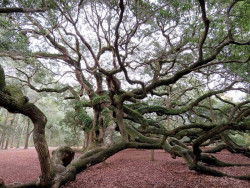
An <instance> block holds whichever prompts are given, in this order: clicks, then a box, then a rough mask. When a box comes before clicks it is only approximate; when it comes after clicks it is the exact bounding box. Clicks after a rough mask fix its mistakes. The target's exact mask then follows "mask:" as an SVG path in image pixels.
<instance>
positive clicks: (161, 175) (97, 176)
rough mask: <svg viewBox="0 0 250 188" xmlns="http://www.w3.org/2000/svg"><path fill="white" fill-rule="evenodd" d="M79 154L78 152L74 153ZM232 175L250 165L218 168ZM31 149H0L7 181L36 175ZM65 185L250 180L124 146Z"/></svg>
mask: <svg viewBox="0 0 250 188" xmlns="http://www.w3.org/2000/svg"><path fill="white" fill-rule="evenodd" d="M77 156H79V154H77ZM216 157H218V158H219V159H222V160H224V161H227V162H234V163H246V164H250V159H248V158H246V157H244V156H241V155H238V154H231V153H229V152H227V151H222V152H220V153H218V154H216ZM219 169H220V170H222V171H223V172H226V173H228V174H231V175H243V174H250V167H249V166H245V167H226V168H219ZM39 173H40V169H39V162H38V158H37V154H36V151H35V150H34V149H28V150H23V149H18V150H17V149H12V150H7V151H6V150H0V177H2V178H3V179H4V180H5V182H6V184H10V183H14V182H28V181H32V180H34V179H36V178H37V177H38V176H39ZM65 187H67V188H73V187H76V188H80V187H84V188H175V187H176V188H182V187H185V188H191V187H192V188H193V187H194V188H201V187H202V188H208V187H209V188H247V187H250V182H249V181H244V180H236V179H233V178H225V177H223V178H219V177H211V176H207V175H202V174H197V173H196V172H193V171H190V170H189V169H188V167H187V165H186V164H185V162H184V160H183V159H181V158H177V159H172V158H171V156H170V155H169V154H167V153H165V152H164V151H162V150H156V151H155V161H151V151H150V150H136V149H127V150H124V151H121V152H119V153H117V154H116V155H114V156H112V157H110V158H109V159H108V160H106V161H105V162H103V163H100V164H98V165H95V166H92V167H90V168H89V169H87V170H85V171H84V172H82V173H81V174H79V175H78V176H77V178H76V181H74V182H71V183H69V184H68V185H67V186H65Z"/></svg>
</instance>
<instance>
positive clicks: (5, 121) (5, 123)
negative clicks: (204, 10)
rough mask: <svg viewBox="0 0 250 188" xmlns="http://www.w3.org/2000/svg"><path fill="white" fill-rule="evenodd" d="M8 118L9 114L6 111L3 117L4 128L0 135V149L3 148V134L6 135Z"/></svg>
mask: <svg viewBox="0 0 250 188" xmlns="http://www.w3.org/2000/svg"><path fill="white" fill-rule="evenodd" d="M8 118H9V112H8V111H6V116H5V120H4V126H5V127H4V128H3V132H2V135H1V149H3V147H4V143H5V134H6V127H7V123H8Z"/></svg>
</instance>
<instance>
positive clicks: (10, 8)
mask: <svg viewBox="0 0 250 188" xmlns="http://www.w3.org/2000/svg"><path fill="white" fill-rule="evenodd" d="M17 2H18V3H17V4H18V5H20V7H21V8H16V7H15V6H16V5H17V4H15V3H11V2H9V1H6V3H5V4H2V8H1V9H0V13H2V14H0V19H1V20H2V21H3V22H2V23H5V25H4V26H5V27H3V26H1V30H0V31H1V35H2V38H3V39H6V36H8V35H7V34H9V33H8V32H9V31H15V32H13V35H11V36H8V37H9V38H8V37H7V39H11V40H2V41H4V43H2V45H1V46H0V48H1V51H0V57H1V61H2V62H3V61H9V62H10V61H11V62H12V63H14V64H15V63H16V64H15V66H16V68H17V71H18V73H19V74H17V75H19V76H15V79H18V80H19V81H20V82H22V83H23V84H24V85H26V86H28V87H30V88H31V89H33V90H35V91H37V92H56V93H62V94H63V95H64V99H65V100H71V101H72V103H71V104H72V105H73V108H74V110H75V112H74V113H75V122H74V123H75V124H76V125H77V126H80V127H81V128H82V129H83V130H84V131H85V133H86V138H87V139H88V140H87V141H86V142H85V146H86V147H87V152H85V153H84V154H83V155H82V156H81V157H80V158H79V159H77V160H75V161H73V162H71V159H72V158H73V156H74V151H73V150H72V149H71V148H69V147H59V148H58V149H57V150H56V151H54V152H53V156H52V158H50V155H49V150H48V146H47V143H46V139H45V125H46V121H47V120H46V117H45V115H44V114H43V112H42V111H41V110H39V108H38V107H37V106H36V105H34V104H32V103H30V102H28V101H27V100H25V99H26V97H25V96H23V94H22V91H21V90H20V89H18V88H16V87H14V86H9V85H8V84H7V82H6V78H5V77H6V76H5V74H4V70H3V68H7V67H8V66H9V63H8V64H5V66H3V65H4V64H2V65H0V106H1V107H4V108H6V109H7V110H8V111H10V112H12V113H21V114H24V115H26V116H28V117H29V118H30V119H31V120H32V122H33V124H34V134H33V139H34V144H35V147H36V150H37V153H38V156H39V161H40V166H41V176H40V177H39V178H38V180H36V181H34V182H31V183H28V184H22V185H15V186H16V187H24V186H28V187H60V186H62V185H64V184H66V183H67V182H69V181H72V180H74V179H75V177H76V174H77V173H79V172H81V171H83V170H84V169H86V168H88V167H89V166H91V165H95V164H97V163H100V162H102V161H104V160H106V159H107V158H108V157H110V156H112V155H114V154H115V153H117V152H119V151H121V150H123V149H125V148H145V149H164V150H165V151H166V152H168V153H170V154H171V155H172V157H173V158H175V157H176V156H178V157H183V158H184V159H185V161H186V163H187V165H188V166H189V168H190V170H195V171H197V172H199V173H205V174H209V175H213V176H229V175H227V174H225V173H222V172H220V171H218V170H214V169H212V168H210V167H208V166H205V165H204V163H206V164H208V165H218V166H228V165H234V164H230V163H224V162H222V161H219V160H218V159H216V158H215V157H213V156H211V155H208V154H206V152H207V153H211V152H216V151H218V150H220V149H222V148H226V149H228V150H229V151H231V152H239V153H242V154H244V155H245V156H247V157H249V156H250V155H249V154H250V153H249V149H248V148H246V147H243V146H240V145H238V144H237V143H235V142H234V140H233V139H232V138H231V137H230V134H231V133H232V132H234V131H238V132H243V133H247V132H248V133H249V129H250V122H249V113H250V108H249V102H250V101H249V100H247V98H246V99H242V100H241V101H240V102H238V103H234V102H232V100H229V99H227V98H226V97H225V96H226V95H225V93H226V92H228V91H237V92H239V91H240V92H244V93H246V94H249V88H247V85H248V84H249V44H250V41H249V37H248V34H249V19H248V15H249V9H250V8H249V7H250V6H249V2H248V1H240V0H230V1H215V0H209V1H204V0H197V1H194V0H187V1H179V0H177V1H162V0H157V1H150V0H145V1H143V0H135V1H127V0H119V1H118V0H114V1H113V0H112V1H101V0H78V1H64V0H61V1H49V0H44V1H27V2H23V1H17ZM34 7H36V8H34ZM7 12H8V13H10V12H18V13H12V14H5V13H7ZM6 15H7V16H6ZM7 31H8V32H7ZM4 37H5V38H4ZM18 63H19V66H18ZM12 77H14V76H12ZM59 77H60V78H59ZM69 77H71V78H72V77H74V79H75V80H74V79H69V80H68V82H67V85H65V82H66V81H64V82H62V81H60V79H61V78H69ZM12 79H14V78H12ZM56 79H58V80H56ZM51 80H53V81H54V80H56V81H55V82H51ZM11 88H12V89H11ZM87 108H88V109H89V108H91V109H92V111H93V117H91V116H90V115H89V114H88V113H87V110H86V109H87ZM114 133H117V134H118V133H119V134H120V137H121V139H120V141H119V142H114V141H113V140H112V134H114ZM216 141H219V142H221V143H222V144H220V145H218V147H216V148H214V149H213V150H209V151H205V152H202V151H201V149H200V146H202V145H205V144H209V143H212V142H216ZM188 146H192V147H188ZM65 161H67V162H65ZM230 177H234V178H240V179H248V180H249V178H250V176H249V175H246V176H240V177H236V176H230ZM0 183H1V186H2V187H5V185H4V183H3V181H2V180H1V182H0ZM1 186H0V187H1Z"/></svg>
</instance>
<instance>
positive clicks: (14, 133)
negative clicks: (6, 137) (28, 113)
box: [10, 114, 20, 148]
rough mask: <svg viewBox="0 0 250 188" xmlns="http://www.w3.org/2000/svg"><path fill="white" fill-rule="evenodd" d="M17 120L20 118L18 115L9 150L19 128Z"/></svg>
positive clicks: (12, 145)
mask: <svg viewBox="0 0 250 188" xmlns="http://www.w3.org/2000/svg"><path fill="white" fill-rule="evenodd" d="M19 118H20V114H18V115H17V118H16V127H15V130H14V131H13V134H12V139H11V144H10V148H13V147H14V141H15V138H16V131H17V129H18V127H19V123H18V121H19Z"/></svg>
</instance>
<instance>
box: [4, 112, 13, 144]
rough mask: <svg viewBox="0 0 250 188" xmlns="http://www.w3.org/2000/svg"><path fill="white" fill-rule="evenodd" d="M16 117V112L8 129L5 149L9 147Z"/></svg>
mask: <svg viewBox="0 0 250 188" xmlns="http://www.w3.org/2000/svg"><path fill="white" fill-rule="evenodd" d="M15 118H16V114H14V115H13V118H12V120H11V122H10V126H9V128H8V129H7V130H8V133H7V139H6V144H5V148H4V149H8V147H9V141H10V135H11V132H12V127H13V124H14V121H15Z"/></svg>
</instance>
